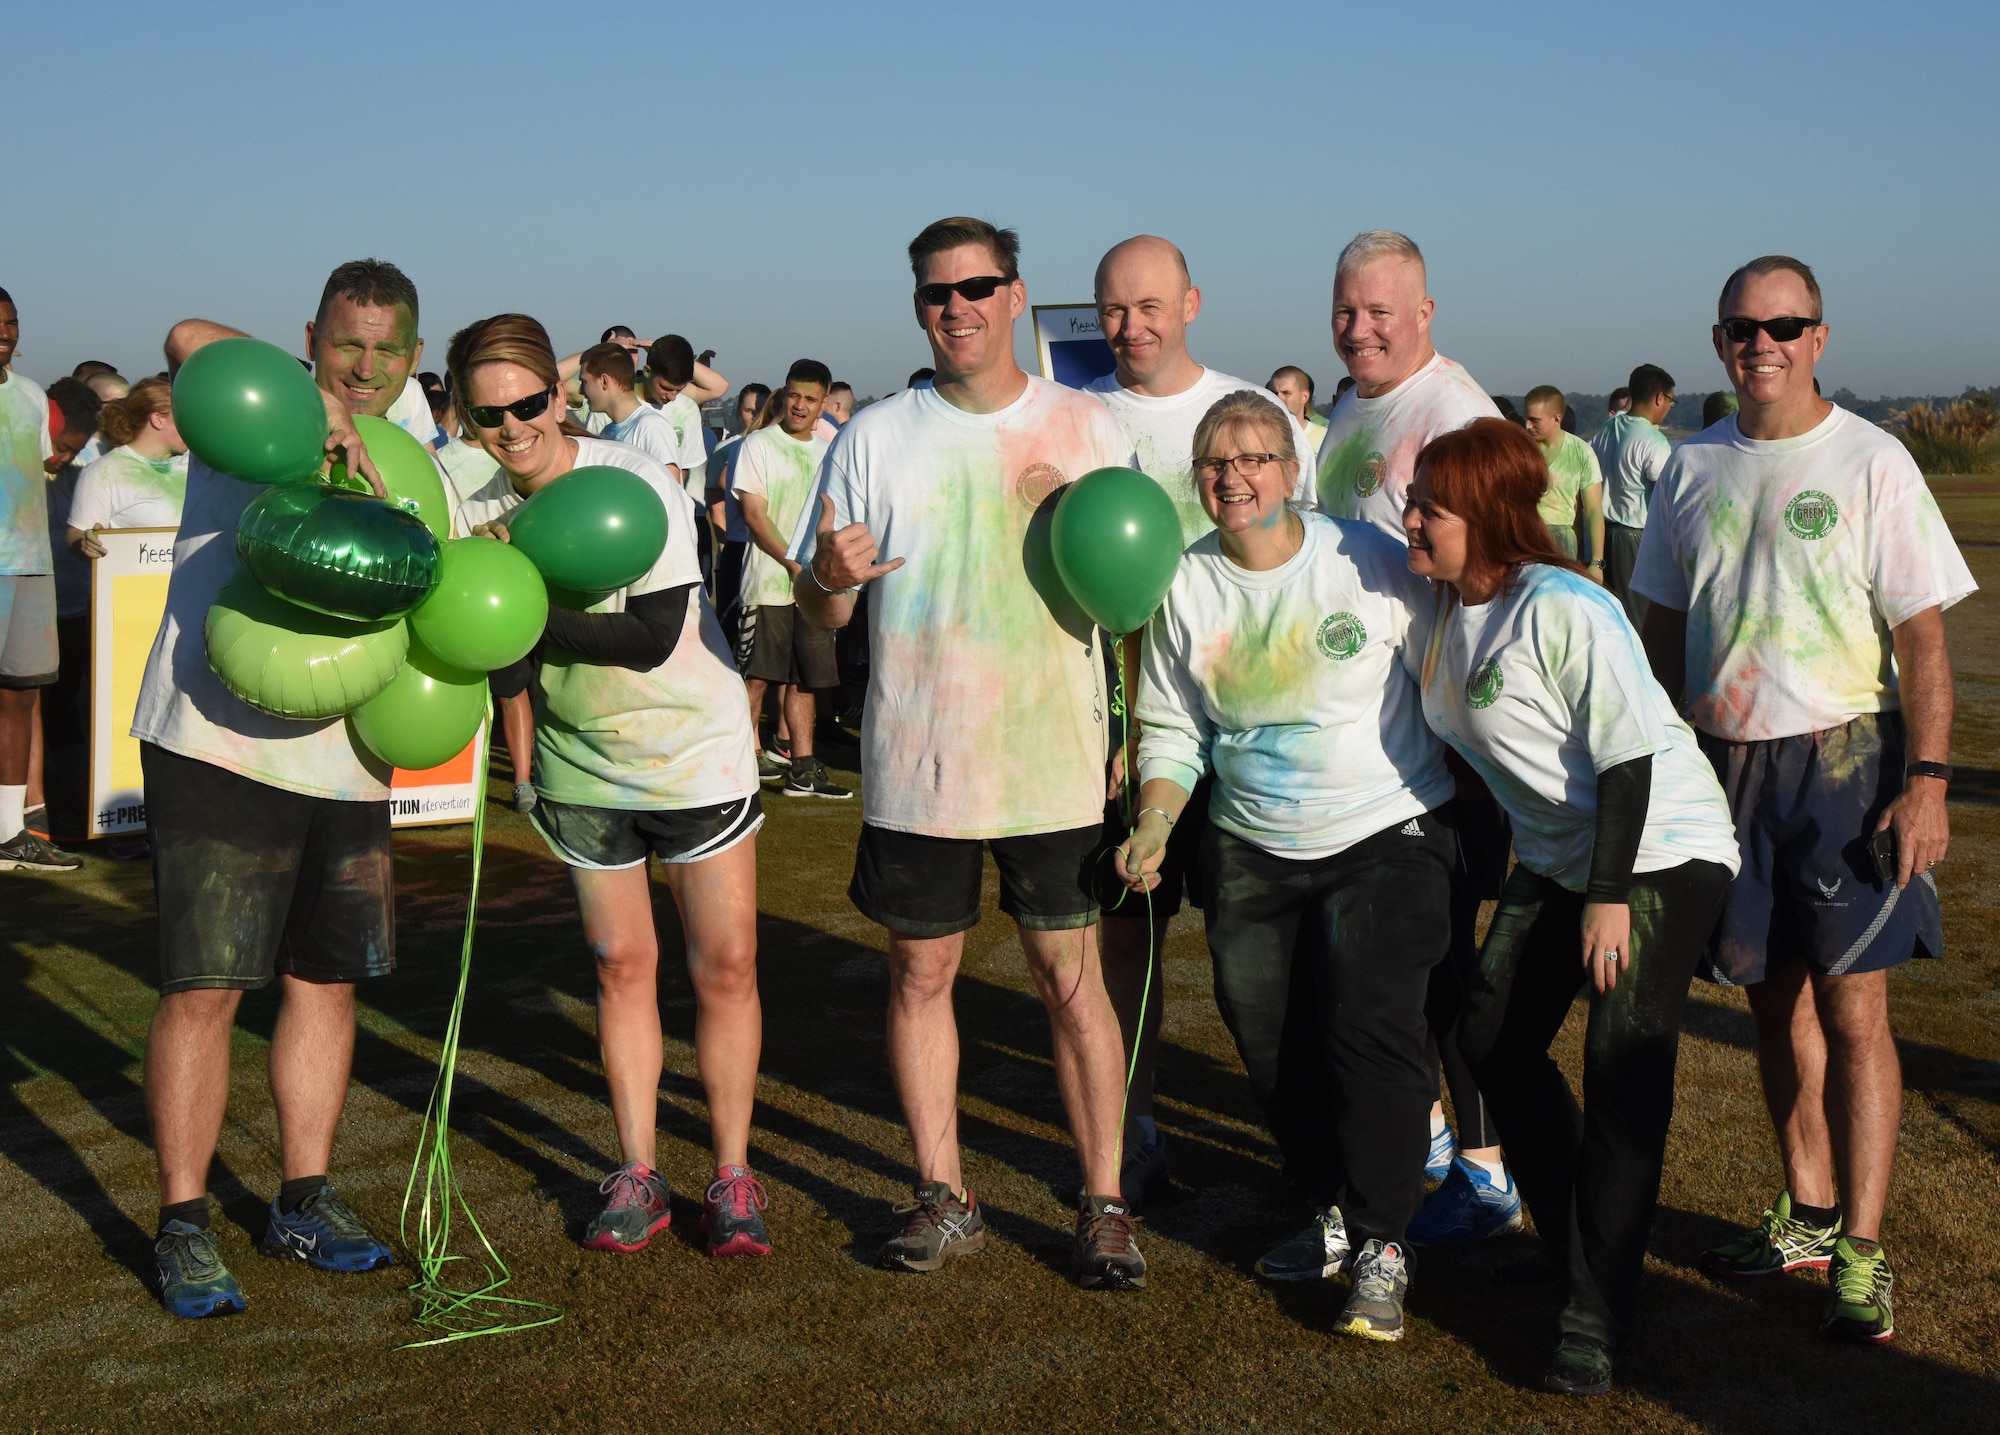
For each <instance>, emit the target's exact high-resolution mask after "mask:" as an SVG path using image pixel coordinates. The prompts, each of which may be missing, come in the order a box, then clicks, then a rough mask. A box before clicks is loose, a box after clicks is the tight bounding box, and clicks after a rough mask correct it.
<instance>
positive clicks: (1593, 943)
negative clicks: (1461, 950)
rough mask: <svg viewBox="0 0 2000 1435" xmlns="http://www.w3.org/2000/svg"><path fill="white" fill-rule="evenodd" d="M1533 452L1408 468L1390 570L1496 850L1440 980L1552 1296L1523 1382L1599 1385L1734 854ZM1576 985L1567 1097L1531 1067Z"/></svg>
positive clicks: (1510, 430) (1694, 755)
mask: <svg viewBox="0 0 2000 1435" xmlns="http://www.w3.org/2000/svg"><path fill="white" fill-rule="evenodd" d="M1548 481H1549V475H1548V467H1547V464H1546V463H1545V462H1544V461H1543V459H1542V454H1541V450H1540V448H1539V447H1538V446H1537V445H1536V443H1535V441H1534V440H1533V439H1532V438H1530V437H1529V436H1528V434H1527V433H1526V432H1524V431H1523V430H1521V429H1519V428H1516V427H1515V426H1513V425H1512V424H1510V423H1507V422H1506V421H1505V420H1503V419H1477V420H1475V421H1473V422H1472V423H1470V424H1468V425H1467V426H1466V427H1464V428H1462V429H1459V430H1457V431H1455V432H1453V433H1448V434H1443V435H1441V436H1439V437H1437V438H1435V439H1432V440H1431V442H1430V443H1429V444H1427V445H1426V446H1425V447H1424V449H1423V451H1422V452H1421V453H1420V454H1419V455H1418V457H1417V467H1416V476H1415V478H1414V479H1413V481H1412V483H1411V486H1410V495H1409V503H1408V506H1407V507H1406V508H1405V509H1404V512H1403V527H1404V531H1405V532H1406V533H1407V534H1408V535H1409V540H1410V550H1409V564H1410V570H1411V571H1412V572H1413V573H1416V574H1418V575H1420V576H1422V577H1425V578H1429V579H1432V580H1434V581H1435V582H1436V583H1438V584H1439V585H1440V586H1441V590H1442V592H1441V607H1440V611H1439V613H1438V616H1437V619H1436V622H1435V624H1434V626H1433V628H1432V630H1431V634H1430V640H1429V645H1428V648H1427V650H1426V651H1425V653H1424V657H1423V668H1422V674H1423V707H1424V716H1425V718H1426V719H1427V720H1428V721H1429V723H1430V725H1431V727H1432V728H1433V729H1434V730H1435V731H1436V732H1437V734H1438V736H1440V737H1442V738H1443V739H1444V740H1445V741H1446V742H1448V743H1450V744H1451V746H1452V747H1453V748H1454V749H1456V750H1457V751H1458V752H1459V754H1460V755H1462V756H1463V757H1464V758H1465V760H1466V761H1467V762H1468V763H1470V764H1471V766H1472V767H1473V768H1474V770H1476V771H1477V772H1478V774H1479V775H1480V777H1482V778H1484V779H1485V781H1486V785H1487V786H1488V787H1489V788H1491V789H1492V791H1493V795H1494V796H1495V797H1496V798H1497V799H1498V800H1499V802H1500V805H1501V807H1502V808H1504V809H1505V810H1506V813H1507V816H1508V817H1509V819H1511V821H1512V823H1513V829H1514V850H1515V854H1516V856H1517V858H1518V863H1517V865H1516V866H1515V868H1514V871H1513V874H1512V875H1511V876H1510V877H1509V878H1508V879H1507V885H1506V888H1505V890H1504V892H1503V893H1502V896H1501V898H1500V906H1499V909H1498V911H1497V912H1496V913H1495V915H1494V918H1493V923H1492V926H1491V927H1490V929H1489V930H1488V933H1487V936H1486V941H1485V943H1484V945H1483V946H1482V947H1481V948H1480V951H1479V954H1478V959H1477V964H1476V965H1475V966H1474V968H1473V969H1472V970H1471V971H1469V972H1462V973H1460V974H1459V975H1460V977H1461V980H1462V982H1463V985H1464V998H1465V1006H1464V1009H1463V1014H1462V1016H1461V1017H1460V1022H1459V1040H1460V1043H1461V1046H1462V1048H1463V1050H1464V1051H1465V1054H1466V1056H1467V1058H1468V1059H1469V1060H1470V1062H1471V1064H1472V1070H1473V1075H1474V1077H1475V1078H1476V1079H1477V1081H1478V1083H1479V1089H1480V1091H1481V1092H1482V1093H1483V1094H1484V1095H1485V1097H1486V1102H1487V1105H1488V1107H1489V1109H1490V1110H1491V1112H1492V1115H1493V1118H1494V1121H1495V1123H1496V1124H1497V1125H1498V1127H1499V1130H1500V1137H1501V1139H1502V1140H1503V1141H1504V1142H1505V1143H1506V1146H1507V1157H1508V1160H1509V1162H1510V1163H1511V1165H1512V1167H1513V1170H1514V1175H1515V1178H1516V1179H1517V1180H1518V1181H1519V1182H1520V1185H1521V1191H1522V1194H1523V1196H1524V1197H1525V1198H1526V1200H1527V1204H1528V1209H1529V1211H1530V1212H1531V1213H1532V1214H1533V1215H1534V1218H1535V1226H1536V1228H1537V1229H1538V1230H1539V1231H1540V1232H1541V1237H1542V1241H1543V1243H1544V1245H1545V1247H1546V1248H1547V1251H1548V1253H1549V1255H1550V1257H1551V1258H1552V1260H1553V1263H1554V1266H1555V1269H1556V1270H1557V1271H1558V1272H1559V1273H1561V1274H1562V1275H1563V1276H1564V1277H1565V1278H1566V1279H1567V1281H1568V1285H1569V1298H1568V1303H1567V1305H1566V1306H1565V1308H1564V1310H1563V1313H1562V1317H1561V1319H1560V1321H1559V1323H1558V1331H1559V1337H1558V1342H1557V1345H1556V1349H1555V1352H1554V1355H1553V1357H1552V1358H1551V1360H1550V1363H1549V1367H1548V1370H1547V1373H1546V1374H1545V1375H1544V1377H1543V1384H1544V1385H1545V1386H1546V1387H1547V1388H1548V1389H1551V1390H1556V1391H1560V1392H1564V1393H1567V1394H1575V1395H1594V1394H1601V1393H1602V1392H1604V1391H1605V1390H1607V1389H1609V1388H1610V1384H1611V1362H1612V1353H1613V1351H1614V1350H1615V1349H1616V1348H1617V1346H1618V1345H1619V1343H1620V1342H1622V1341H1623V1340H1624V1339H1625V1338H1626V1336H1628V1335H1629V1334H1630V1333H1631V1330H1632V1321H1633V1315H1634V1308H1635V1306H1636V1304H1637V1300H1638V1293H1639V1283H1640V1273H1641V1272H1640V1267H1641V1264H1642V1262H1643V1260H1644V1258H1645V1253H1646V1236H1647V1233H1648V1231H1649V1230H1650V1229H1651V1226H1652V1220H1653V1208H1654V1206H1655V1204H1656V1202H1657V1201H1658V1199H1659V1190H1660V1169H1661V1165H1662V1162H1663V1160H1664V1157H1665V1152H1666V1144H1667V1127H1668V1124H1669V1122H1670V1121H1671V1120H1672V1118H1673V1110H1674V1065H1675V1060H1676V1056H1677V1054H1678V1052H1679V1048H1680V1023H1681V1009H1682V1006H1683V1004H1684V1002H1685V1001H1686V999H1687V989H1688V983H1689V981H1690V980H1691V979H1692V977H1693V975H1694V970H1695V963H1696V961H1697V960H1698V959H1699V958H1700V957H1701V954H1702V952H1703V950H1704V948H1705V946H1706V944H1707V941H1708V935H1709V932H1710V930H1711V929H1712V928H1713V927H1714V925H1715V921H1716V917H1717V914H1718V913H1719V912H1720V911H1721V906H1722V898H1723V894H1724V892H1725V891H1726V890H1727V888H1728V886H1729V880H1730V878H1731V876H1732V875H1733V874H1734V873H1735V872H1736V870H1737V867H1738V865H1739V860H1740V859H1739V857H1738V854H1737V845H1736V834H1735V831H1734V829H1733V828H1732V826H1731V824H1730V818H1729V809H1728V806H1727V805H1726V803H1725V802H1724V800H1723V795H1722V788H1721V786H1720V784H1718V783H1717V782H1716V779H1715V774H1714V772H1713V771H1712V770H1711V769H1710V767H1709V765H1708V761H1707V759H1706V758H1704V757H1703V756H1702V755H1701V751H1700V749H1699V748H1698V747H1697V746H1696V745H1695V739H1694V734H1693V732H1691V731H1690V730H1689V728H1688V726H1687V724H1686V723H1684V722H1682V721H1681V719H1680V717H1679V716H1678V715H1677V714H1676V713H1675V711H1674V708H1673V704H1672V703H1671V702H1670V701H1668V698H1667V695H1666V693H1665V692H1664V691H1663V690H1662V689H1661V687H1660V685H1659V684H1658V683H1657V682H1655V681H1654V680H1653V675H1652V671H1651V669H1650V668H1649V667H1648V666H1647V663H1646V655H1645V653H1644V651H1643V650H1642V649H1641V648H1640V646H1639V639H1638V635H1637V634H1635V633H1634V632H1633V631H1632V625H1631V624H1630V623H1629V622H1627V621H1626V618H1625V613H1624V610H1623V609H1622V607H1621V606H1620V605H1619V602H1618V599H1617V598H1616V597H1615V596H1614V595H1613V594H1611V593H1609V592H1607V591H1606V590H1605V589H1603V588H1601V587H1599V586H1598V585H1597V584H1596V583H1594V582H1592V581H1591V580H1590V579H1589V578H1588V577H1586V576H1585V575H1584V573H1583V571H1582V570H1581V569H1580V568H1579V567H1578V565H1577V562H1576V560H1575V559H1574V558H1571V557H1569V556H1568V555H1566V554H1564V553H1562V552H1560V551H1559V550H1558V549H1557V548H1556V546H1555V543H1554V541H1553V540H1552V539H1551V538H1550V537H1549V532H1548V528H1547V526H1546V525H1545V524H1544V523H1543V521H1542V519H1541V516H1540V514H1539V512H1538V509H1537V505H1538V504H1539V502H1540V500H1541V497H1542V493H1543V490H1544V489H1546V488H1547V487H1548ZM1586 987H1587V988H1588V999H1589V1004H1590V1016H1589V1024H1588V1027H1587V1029H1586V1031H1585V1036H1584V1073H1583V1097H1584V1100H1583V1105H1582V1106H1581V1107H1579V1106H1578V1105H1577V1102H1576V1098H1575V1097H1574V1096H1573V1095H1572V1094H1571V1092H1570V1088H1569V1083H1568V1082H1567V1081H1566V1080H1565V1079H1564V1077H1563V1074H1562V1071H1561V1069H1560V1068H1559V1067H1558V1066H1557V1065H1556V1063H1555V1061H1554V1060H1553V1058H1551V1057H1550V1056H1549V1044H1550V1043H1551V1042H1552V1041H1553V1040H1554V1039H1555V1035H1556V1033H1557V1031H1558V1030H1559V1029H1560V1028H1561V1027H1562V1024H1563V1019H1564V1017H1565V1016H1566V1015H1567V1014H1568V1012H1569V1009H1570V1005H1571V1003H1572V1002H1573V1001H1574V1000H1575V998H1576V996H1577V994H1578V992H1579V991H1580V990H1583V989H1584V988H1586Z"/></svg>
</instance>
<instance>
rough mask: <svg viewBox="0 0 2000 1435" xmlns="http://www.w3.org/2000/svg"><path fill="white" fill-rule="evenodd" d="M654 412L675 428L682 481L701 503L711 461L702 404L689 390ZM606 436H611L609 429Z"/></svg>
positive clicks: (690, 495) (692, 496)
mask: <svg viewBox="0 0 2000 1435" xmlns="http://www.w3.org/2000/svg"><path fill="white" fill-rule="evenodd" d="M648 407H653V406H652V405H648ZM654 412H655V413H657V414H659V415H660V417H661V418H663V419H665V420H666V421H667V423H668V424H669V425H671V426H672V428H673V431H674V440H675V442H676V443H677V444H678V445H679V453H680V457H679V458H677V459H675V460H674V462H675V463H677V464H679V465H680V470H681V482H682V484H683V485H684V486H685V487H686V488H687V491H688V496H689V497H690V498H692V499H693V500H694V501H695V502H696V503H697V504H699V503H700V502H701V501H702V494H703V491H704V490H705V489H706V488H707V487H708V479H707V477H706V475H705V474H704V471H703V469H704V466H705V465H706V464H707V463H708V440H707V439H706V438H704V437H703V435H702V422H701V405H700V404H698V403H696V402H695V401H694V400H693V399H691V398H689V397H688V396H687V394H685V393H679V394H675V395H674V401H673V402H672V403H670V404H662V405H659V406H658V407H657V408H655V409H654ZM606 436H607V437H609V433H608V431H607V434H606Z"/></svg>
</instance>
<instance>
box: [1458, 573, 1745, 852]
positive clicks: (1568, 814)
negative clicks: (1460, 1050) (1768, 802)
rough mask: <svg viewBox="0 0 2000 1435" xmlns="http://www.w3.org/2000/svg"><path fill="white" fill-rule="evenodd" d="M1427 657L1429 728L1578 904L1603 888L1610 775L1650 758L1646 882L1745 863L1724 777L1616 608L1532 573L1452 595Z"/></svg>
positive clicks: (1568, 583) (1612, 601)
mask: <svg viewBox="0 0 2000 1435" xmlns="http://www.w3.org/2000/svg"><path fill="white" fill-rule="evenodd" d="M1440 601H1441V602H1442V604H1443V612H1442V614H1441V616H1440V617H1439V619H1438V620H1437V623H1436V625H1435V626H1434V628H1433V629H1432V633H1431V642H1430V649H1429V651H1428V652H1427V653H1426V654H1425V655H1424V666H1423V688H1424V717H1425V719H1426V720H1427V721H1428V722H1429V723H1430V725H1431V727H1432V729H1433V730H1434V731H1435V732H1436V733H1437V735H1438V736H1439V737H1441V738H1443V739H1444V740H1445V741H1446V742H1448V743H1450V744H1451V745H1452V746H1453V747H1454V748H1456V749H1457V750H1458V752H1459V754H1460V755H1461V756H1463V757H1464V758H1465V760H1466V761H1467V762H1469V763H1471V764H1472V767H1473V769H1474V770H1475V771H1476V772H1478V774H1479V775H1480V776H1481V777H1482V778H1484V779H1485V780H1486V785H1487V786H1488V787H1490V788H1491V789H1493V796H1494V797H1495V798H1497V799H1498V800H1499V803H1500V805H1501V807H1503V808H1505V809H1506V812H1507V815H1508V817H1510V818H1511V819H1512V820H1513V824H1514V851H1515V854H1516V855H1517V856H1518V857H1519V858H1520V859H1521V863H1522V865H1523V866H1525V867H1527V869H1528V870H1529V871H1531V872H1538V873H1540V874H1541V875H1542V876H1544V877H1547V878H1549V879H1550V880H1552V881H1555V882H1558V883H1560V884H1561V885H1562V886H1564V887H1567V888H1568V889H1569V890H1570V891H1572V892H1581V891H1583V890H1584V889H1585V888H1586V887H1588V886H1589V884H1590V854H1591V848H1592V846H1593V844H1594V843H1595V841H1596V823H1597V775H1598V774H1599V773H1600V772H1603V771H1604V770H1605V769H1606V768H1610V767H1616V766H1617V765H1618V764H1619V763H1622V762H1630V761H1632V760H1633V759H1634V758H1638V757H1644V756H1646V755H1647V754H1648V753H1650V754H1651V755H1652V758H1653V788H1652V799H1651V802H1650V803H1649V804H1648V806H1647V809H1646V828H1645V833H1644V835H1643V836H1642V837H1641V838H1640V841H1639V856H1638V860H1637V861H1636V862H1634V863H1633V865H1632V870H1633V871H1634V872H1658V871H1662V870H1664V869H1665V868H1668V867H1678V866H1679V865H1680V864H1681V863H1683V862H1689V861H1693V860H1695V859H1697V858H1699V859H1701V860H1702V861H1706V862H1720V863H1722V864H1723V865H1724V866H1726V867H1727V868H1729V870H1730V871H1731V872H1732V873H1733V872H1735V871H1736V869H1737V867H1738V866H1739V865H1741V864H1740V858H1739V857H1738V854H1737V847H1736V829H1735V827H1734V825H1733V824H1732V823H1731V821H1730V817H1729V804H1728V803H1727V801H1725V800H1724V798H1723V795H1722V785H1721V784H1720V783H1719V782H1717V781H1716V780H1715V769H1714V768H1712V767H1710V766H1709V763H1708V759H1707V758H1706V757H1704V756H1702V753H1701V749H1700V748H1699V747H1697V746H1696V744H1695V737H1694V733H1693V731H1692V730H1691V729H1690V728H1689V727H1688V725H1687V724H1686V723H1684V722H1682V721H1681V720H1680V718H1679V717H1678V716H1677V715H1676V714H1675V712H1674V709H1673V704H1672V703H1671V702H1669V701H1668V699H1667V695H1666V692H1665V691H1664V690H1663V689H1662V688H1661V687H1660V685H1659V684H1658V683H1657V682H1655V681H1654V680H1653V673H1652V669H1651V668H1649V667H1648V666H1647V664H1646V654H1645V651H1644V650H1643V649H1642V648H1641V647H1640V646H1639V635H1638V634H1637V633H1635V632H1633V631H1632V624H1631V623H1630V622H1629V621H1628V620H1627V619H1626V617H1625V610H1624V608H1623V607H1621V606H1620V605H1619V602H1618V600H1617V599H1616V598H1614V597H1612V596H1611V594H1609V593H1607V592H1606V591H1605V590H1604V589H1603V588H1601V587H1599V586H1598V585H1597V584H1595V583H1593V582H1591V581H1590V580H1589V579H1588V578H1584V577H1580V576H1578V575H1577V574H1575V573H1571V572H1570V571H1568V570H1567V569H1563V568H1557V567H1555V566H1554V565H1552V564H1546V563H1529V564H1524V565H1522V566H1521V567H1519V568H1517V569H1515V570H1514V572H1513V574H1512V575H1511V578H1510V582H1509V585H1508V587H1507V588H1506V589H1504V590H1503V591H1502V592H1500V593H1499V594H1497V595H1496V596H1495V597H1494V598H1492V599H1491V600H1490V601H1488V602H1485V603H1482V604H1480V605H1479V606H1478V607H1476V608H1468V607H1466V606H1464V605H1463V604H1462V603H1460V602H1459V601H1458V597H1457V595H1456V594H1455V593H1452V592H1451V591H1450V590H1448V589H1447V590H1445V591H1444V593H1443V596H1442V598H1441V600H1440Z"/></svg>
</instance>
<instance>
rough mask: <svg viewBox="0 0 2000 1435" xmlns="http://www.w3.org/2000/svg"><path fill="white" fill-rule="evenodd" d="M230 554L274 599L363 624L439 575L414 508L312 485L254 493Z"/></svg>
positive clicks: (388, 613) (399, 609)
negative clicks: (234, 554)
mask: <svg viewBox="0 0 2000 1435" xmlns="http://www.w3.org/2000/svg"><path fill="white" fill-rule="evenodd" d="M425 461H426V462H428V461H429V460H425ZM236 552H237V555H238V556H239V557H240V558H242V560H243V566H244V567H245V568H248V569H249V570H250V574H251V576H252V577H254V578H255V579H256V580H257V581H258V582H259V583H262V584H263V585H264V586H265V587H266V588H268V589H269V590H270V591H271V592H272V593H274V594H276V595H277V596H278V597H280V598H284V599H287V600H288V601H290V602H293V603H297V604H298V605H299V606H300V607H302V608H310V609H312V610H313V611H314V612H315V613H327V614H330V615H332V616H333V617H336V618H350V619H354V620H357V621H362V622H373V621H375V620H378V619H381V618H400V617H401V616H402V615H403V614H405V613H407V612H409V611H410V610H411V609H412V608H415V607H416V606H417V604H419V603H421V602H423V600H424V598H425V597H426V596H427V595H428V594H429V593H430V591H431V589H432V588H433V587H435V586H436V584H437V578H438V542H437V540H436V539H435V538H433V537H431V534H430V530H429V529H427V528H425V527H424V525H423V521H422V520H421V519H419V518H418V517H417V516H416V515H415V514H414V513H408V512H405V511H404V510H403V509H400V508H394V507H391V506H390V505H389V504H386V503H384V502H382V501H381V500H380V499H377V498H372V497H364V496H362V495H361V494H358V493H350V492H348V491H347V490H346V489H344V488H328V487H326V486H324V485H322V484H317V483H288V484H284V485H282V486H279V487H275V488H272V489H270V490H269V491H268V492H265V493H262V494H259V495H258V496H257V498H256V499H255V500H254V501H253V502H252V503H251V505H250V506H249V507H248V508H246V509H244V510H243V516H242V517H241V518H240V519H238V520H237V523H236Z"/></svg>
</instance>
